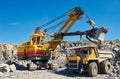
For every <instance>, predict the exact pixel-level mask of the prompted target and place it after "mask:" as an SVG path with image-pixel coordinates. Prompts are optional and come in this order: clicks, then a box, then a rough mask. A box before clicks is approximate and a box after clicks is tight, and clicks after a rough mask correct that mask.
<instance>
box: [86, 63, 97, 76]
mask: <svg viewBox="0 0 120 79" xmlns="http://www.w3.org/2000/svg"><path fill="white" fill-rule="evenodd" d="M88 74H89V76H91V77H94V76H96V75H97V74H98V66H97V64H96V62H91V63H90V64H89V67H88Z"/></svg>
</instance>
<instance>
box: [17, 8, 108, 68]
mask: <svg viewBox="0 0 120 79" xmlns="http://www.w3.org/2000/svg"><path fill="white" fill-rule="evenodd" d="M83 14H84V11H83V10H82V9H81V8H80V7H75V8H73V9H72V10H70V11H68V12H66V13H64V14H63V15H61V16H59V17H57V18H55V19H53V20H52V21H49V22H47V23H46V24H43V25H41V26H39V27H37V28H36V29H35V31H34V34H33V35H32V36H31V37H30V41H29V42H25V43H22V44H21V45H20V46H19V47H18V53H17V56H18V59H24V60H31V62H32V63H28V69H29V70H36V69H41V67H44V68H51V63H49V60H50V59H51V53H52V51H54V50H55V49H56V47H57V45H58V44H60V43H61V42H62V40H63V37H64V36H72V35H73V34H77V35H80V36H81V34H84V35H86V37H87V39H89V40H91V41H94V40H93V39H92V38H94V39H96V40H98V42H101V34H103V35H102V36H104V34H105V33H106V32H107V29H106V28H96V27H95V26H94V23H93V22H92V20H89V21H88V23H90V24H91V25H92V27H93V28H92V29H91V30H87V31H85V32H80V31H79V32H71V33H68V31H69V30H70V28H71V27H72V26H73V24H74V23H75V22H76V21H77V20H79V19H81V18H82V17H83ZM66 15H68V18H67V20H64V19H65V18H66ZM63 17H64V19H62V20H63V21H61V22H58V20H60V19H61V18H63ZM54 22H56V23H57V22H58V23H57V24H55V25H54V26H50V25H51V23H53V24H54ZM61 24H63V25H62V26H61V27H59V26H60V25H61ZM48 25H49V26H50V27H47V26H48ZM46 27H47V28H46ZM58 27H59V28H58ZM57 28H58V29H57ZM42 29H43V31H41V30H42ZM54 29H57V32H55V33H54V34H49V33H48V30H52V31H54ZM100 29H102V30H100ZM47 36H49V37H48V39H47ZM99 37H100V38H99ZM94 42H96V41H94Z"/></svg>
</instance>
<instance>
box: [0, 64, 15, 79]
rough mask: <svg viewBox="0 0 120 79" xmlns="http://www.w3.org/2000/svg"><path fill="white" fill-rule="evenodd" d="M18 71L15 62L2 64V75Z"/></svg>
mask: <svg viewBox="0 0 120 79" xmlns="http://www.w3.org/2000/svg"><path fill="white" fill-rule="evenodd" d="M9 72H16V67H15V65H14V64H11V65H8V64H5V63H2V64H0V77H2V76H4V74H5V73H9Z"/></svg>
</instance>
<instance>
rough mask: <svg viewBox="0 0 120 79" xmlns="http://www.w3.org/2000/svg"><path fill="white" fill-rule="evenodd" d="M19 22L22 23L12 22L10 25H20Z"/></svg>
mask: <svg viewBox="0 0 120 79" xmlns="http://www.w3.org/2000/svg"><path fill="white" fill-rule="evenodd" d="M18 24H20V23H19V22H12V23H10V24H9V25H18Z"/></svg>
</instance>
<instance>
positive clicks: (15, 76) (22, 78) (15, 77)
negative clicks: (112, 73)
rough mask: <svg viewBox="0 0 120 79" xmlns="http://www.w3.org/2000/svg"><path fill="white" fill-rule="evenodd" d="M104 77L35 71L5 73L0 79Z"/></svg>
mask: <svg viewBox="0 0 120 79" xmlns="http://www.w3.org/2000/svg"><path fill="white" fill-rule="evenodd" d="M105 78H106V75H103V74H99V75H97V76H96V77H88V76H87V75H85V74H84V75H83V74H77V73H73V72H70V71H68V70H66V69H61V70H58V71H53V70H36V71H28V70H24V71H20V70H17V71H16V72H15V73H13V72H10V73H6V74H5V75H4V76H3V77H0V79H105Z"/></svg>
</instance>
